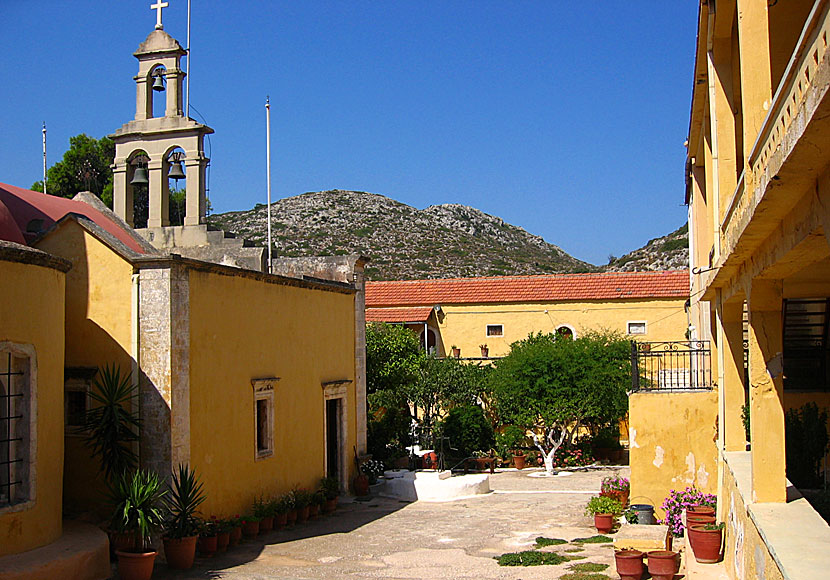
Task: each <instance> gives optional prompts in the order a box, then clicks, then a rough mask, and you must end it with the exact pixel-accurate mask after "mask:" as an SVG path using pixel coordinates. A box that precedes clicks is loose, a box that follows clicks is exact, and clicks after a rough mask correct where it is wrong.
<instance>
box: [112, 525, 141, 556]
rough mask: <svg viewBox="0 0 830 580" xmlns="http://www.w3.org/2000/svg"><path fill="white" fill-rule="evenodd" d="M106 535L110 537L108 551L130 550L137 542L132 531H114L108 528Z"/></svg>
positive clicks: (113, 552)
mask: <svg viewBox="0 0 830 580" xmlns="http://www.w3.org/2000/svg"><path fill="white" fill-rule="evenodd" d="M107 536H109V539H110V553H111V554H113V555H114V554H115V553H116V552H132V551H134V550H135V546H136V544H137V542H136V540H137V537H136V535H135V533H134V532H114V531H112V530H109V531H108V532H107Z"/></svg>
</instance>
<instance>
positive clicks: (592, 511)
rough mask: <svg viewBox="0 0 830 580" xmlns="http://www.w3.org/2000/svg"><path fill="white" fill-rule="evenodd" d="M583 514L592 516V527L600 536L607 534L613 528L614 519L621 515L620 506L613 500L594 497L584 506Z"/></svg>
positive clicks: (605, 497) (604, 497)
mask: <svg viewBox="0 0 830 580" xmlns="http://www.w3.org/2000/svg"><path fill="white" fill-rule="evenodd" d="M585 514H586V515H592V516H594V526H596V528H597V531H598V532H599V533H601V534H607V533H608V532H610V531H611V528H613V527H614V521H615V520H616V517H617V516H619V515H620V514H622V505H620V502H619V501H617V500H616V499H614V498H611V497H607V496H594V497H592V498H591V499H590V500H588V505H586V506H585Z"/></svg>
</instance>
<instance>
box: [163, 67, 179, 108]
mask: <svg viewBox="0 0 830 580" xmlns="http://www.w3.org/2000/svg"><path fill="white" fill-rule="evenodd" d="M182 77H184V73H182V72H180V71H178V70H171V69H168V70H167V76H166V77H165V78H166V79H167V102H166V105H165V113H164V114H165V115H166V116H167V117H181V115H182V86H181V84H182V83H181V79H182Z"/></svg>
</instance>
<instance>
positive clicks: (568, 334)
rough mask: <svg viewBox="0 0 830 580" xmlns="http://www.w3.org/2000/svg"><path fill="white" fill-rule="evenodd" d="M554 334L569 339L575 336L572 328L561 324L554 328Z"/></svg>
mask: <svg viewBox="0 0 830 580" xmlns="http://www.w3.org/2000/svg"><path fill="white" fill-rule="evenodd" d="M556 336H561V337H562V338H568V339H570V340H573V339H574V338H576V332H574V329H573V328H571V327H570V326H567V325H565V324H563V325H561V326H559V327H557V328H556Z"/></svg>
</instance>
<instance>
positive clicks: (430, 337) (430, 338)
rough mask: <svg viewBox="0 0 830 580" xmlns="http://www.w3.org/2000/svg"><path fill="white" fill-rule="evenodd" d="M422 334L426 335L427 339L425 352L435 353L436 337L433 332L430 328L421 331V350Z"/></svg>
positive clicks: (422, 346) (422, 343)
mask: <svg viewBox="0 0 830 580" xmlns="http://www.w3.org/2000/svg"><path fill="white" fill-rule="evenodd" d="M424 333H426V337H427V344H426V351H427V352H428V353H434V352H436V349H437V345H438V337H437V335H436V334H435V331H434V330H432V329H431V328H428V329H426V330H425V331H424V330H422V331H421V348H424Z"/></svg>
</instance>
